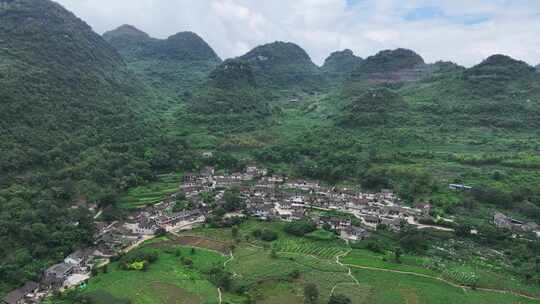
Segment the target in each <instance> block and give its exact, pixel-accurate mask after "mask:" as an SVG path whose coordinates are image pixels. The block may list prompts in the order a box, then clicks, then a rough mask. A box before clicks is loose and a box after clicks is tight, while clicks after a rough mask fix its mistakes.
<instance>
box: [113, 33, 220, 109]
mask: <svg viewBox="0 0 540 304" xmlns="http://www.w3.org/2000/svg"><path fill="white" fill-rule="evenodd" d="M103 38H104V39H105V40H106V41H107V42H109V43H110V44H111V45H112V46H113V47H114V48H115V49H116V50H118V52H119V53H120V54H121V55H122V56H123V57H124V59H125V60H126V62H127V63H128V66H129V67H130V69H131V70H132V71H134V72H135V73H136V74H137V75H138V76H139V77H140V78H141V79H142V80H143V81H144V82H145V83H147V84H149V85H150V86H151V87H153V88H155V89H157V90H158V91H159V92H160V93H165V94H166V95H167V96H168V97H170V98H171V99H173V101H174V102H178V101H179V100H181V99H183V98H184V97H185V95H186V94H190V93H191V92H192V91H193V90H194V89H196V88H197V87H199V86H200V85H202V84H203V83H204V82H205V81H206V78H207V77H208V74H209V73H210V72H211V71H212V69H213V68H215V67H216V66H217V65H218V64H219V63H220V62H221V59H220V58H219V57H218V56H217V54H216V53H215V52H214V50H213V49H212V48H211V47H210V46H209V45H208V44H207V43H206V42H205V41H204V40H203V39H202V38H201V37H199V36H198V35H197V34H195V33H192V32H180V33H177V34H175V35H172V36H170V37H169V38H167V39H163V40H162V39H155V38H152V37H150V36H149V35H148V34H146V33H144V32H142V31H140V30H139V29H137V28H135V27H133V26H131V25H122V26H120V27H119V28H117V29H115V30H112V31H109V32H106V33H105V34H103Z"/></svg>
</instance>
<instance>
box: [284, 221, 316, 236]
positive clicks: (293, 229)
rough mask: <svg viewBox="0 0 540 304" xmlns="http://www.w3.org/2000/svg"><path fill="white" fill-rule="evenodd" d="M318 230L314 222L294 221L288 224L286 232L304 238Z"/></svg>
mask: <svg viewBox="0 0 540 304" xmlns="http://www.w3.org/2000/svg"><path fill="white" fill-rule="evenodd" d="M316 229H317V225H316V224H315V223H314V222H312V221H294V222H290V223H287V225H285V228H284V231H285V232H287V233H289V234H292V235H295V236H304V235H306V234H308V233H310V232H313V231H315V230H316Z"/></svg>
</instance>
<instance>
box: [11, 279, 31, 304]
mask: <svg viewBox="0 0 540 304" xmlns="http://www.w3.org/2000/svg"><path fill="white" fill-rule="evenodd" d="M38 291H39V284H38V283H36V282H32V281H30V282H26V284H24V286H23V287H21V288H17V289H15V290H13V291H11V292H10V293H8V294H7V295H6V296H5V297H4V299H3V303H5V304H25V303H28V302H30V301H28V299H32V298H34V294H35V293H37V292H38Z"/></svg>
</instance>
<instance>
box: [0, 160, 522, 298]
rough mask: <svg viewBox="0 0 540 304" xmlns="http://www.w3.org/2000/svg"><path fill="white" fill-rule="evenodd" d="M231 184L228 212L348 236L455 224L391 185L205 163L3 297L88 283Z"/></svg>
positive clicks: (187, 220)
mask: <svg viewBox="0 0 540 304" xmlns="http://www.w3.org/2000/svg"><path fill="white" fill-rule="evenodd" d="M231 189H236V190H237V192H238V193H239V198H240V199H241V200H242V201H243V207H242V210H234V212H229V213H227V214H225V217H248V216H249V217H252V218H257V219H260V220H267V221H268V220H281V221H295V220H307V219H309V220H312V221H313V222H315V223H316V224H317V226H318V227H319V228H324V229H327V230H333V231H335V232H336V233H337V234H338V236H339V237H340V238H341V239H343V240H345V241H346V242H355V241H358V240H362V239H365V238H367V237H369V235H370V232H371V231H374V230H376V229H378V228H379V229H380V228H384V229H390V230H393V231H399V230H400V229H401V228H402V227H403V226H404V225H413V226H416V227H417V228H418V229H423V228H433V229H439V230H446V231H452V230H453V229H452V228H448V226H445V225H434V224H433V223H435V219H434V218H432V217H431V215H430V211H431V208H432V206H431V205H430V204H428V203H419V204H416V205H414V206H412V207H411V206H406V205H405V204H404V203H403V202H402V201H401V200H400V198H399V197H398V196H397V195H395V194H394V193H393V192H392V191H390V190H381V191H380V192H377V193H369V192H363V191H361V190H360V189H347V188H336V187H328V186H324V185H322V184H321V183H320V182H319V181H308V180H297V179H288V178H287V177H286V176H283V175H275V174H268V170H267V169H265V168H260V167H258V166H256V165H252V166H247V167H246V168H245V170H244V171H243V172H237V173H231V174H227V173H225V172H217V171H216V170H215V168H213V167H205V168H203V169H202V170H201V171H200V172H199V173H186V174H184V176H183V180H182V183H181V185H179V188H178V192H177V193H174V194H171V195H169V196H168V197H167V198H165V199H164V200H163V201H161V202H159V203H157V204H153V205H148V206H145V207H143V208H141V209H138V210H137V211H135V212H132V213H131V214H130V215H129V216H128V217H127V218H126V219H125V220H124V221H116V222H112V223H105V222H101V221H99V220H97V219H96V226H97V232H96V234H95V236H94V240H95V242H94V246H93V247H91V248H84V249H80V250H77V251H75V252H73V253H72V254H70V255H68V256H67V257H66V258H65V259H64V261H62V262H61V263H58V264H56V265H53V266H51V267H49V268H48V269H46V270H45V271H44V273H43V275H42V278H41V280H40V282H27V283H26V284H25V285H24V286H23V287H21V288H19V289H16V290H14V291H12V292H10V293H9V294H8V295H7V296H6V297H5V298H4V302H5V303H6V304H24V303H39V302H40V301H41V300H42V299H43V298H44V297H46V296H48V295H50V294H52V293H54V292H57V291H63V290H66V289H70V288H73V287H77V286H81V285H84V284H85V282H86V281H87V280H88V279H89V278H90V277H91V276H92V269H97V268H99V267H103V266H104V265H107V264H108V263H109V262H110V261H111V259H114V258H115V257H118V256H119V255H121V254H123V253H126V252H128V251H130V250H132V249H134V248H137V247H138V246H139V245H141V244H142V243H143V242H145V241H147V240H149V239H151V238H153V237H155V236H157V235H163V234H165V233H173V234H175V233H177V232H179V231H182V230H190V229H193V228H195V227H197V226H200V225H202V224H204V223H205V222H206V221H207V218H208V216H209V215H211V214H212V212H213V210H215V208H216V207H219V206H221V205H223V204H225V199H224V196H225V192H226V191H230V190H231ZM205 196H207V197H208V196H210V197H212V201H213V202H214V203H213V205H210V204H209V203H208V202H205V200H204V199H203V197H205ZM186 201H187V202H188V204H187V206H188V207H185V206H184V207H183V208H177V206H178V205H179V204H180V203H182V204H184V205H186V204H185V203H186ZM326 214H330V215H326ZM494 220H495V221H494V222H495V224H496V225H497V226H500V225H503V226H504V225H506V226H508V227H510V226H512V225H514V226H515V225H520V224H522V223H520V222H516V221H513V220H511V219H508V218H506V217H504V215H502V214H496V216H495V218H494ZM441 221H442V222H452V220H451V219H437V223H440V222H441ZM426 223H431V224H426ZM509 225H510V226H509ZM510 228H511V227H510Z"/></svg>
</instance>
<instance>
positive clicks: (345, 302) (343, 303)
mask: <svg viewBox="0 0 540 304" xmlns="http://www.w3.org/2000/svg"><path fill="white" fill-rule="evenodd" d="M351 303H352V302H351V299H349V298H348V297H346V296H344V295H335V294H333V295H331V296H330V300H329V301H328V304H351Z"/></svg>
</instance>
